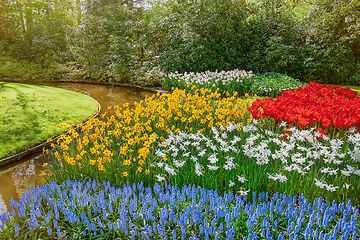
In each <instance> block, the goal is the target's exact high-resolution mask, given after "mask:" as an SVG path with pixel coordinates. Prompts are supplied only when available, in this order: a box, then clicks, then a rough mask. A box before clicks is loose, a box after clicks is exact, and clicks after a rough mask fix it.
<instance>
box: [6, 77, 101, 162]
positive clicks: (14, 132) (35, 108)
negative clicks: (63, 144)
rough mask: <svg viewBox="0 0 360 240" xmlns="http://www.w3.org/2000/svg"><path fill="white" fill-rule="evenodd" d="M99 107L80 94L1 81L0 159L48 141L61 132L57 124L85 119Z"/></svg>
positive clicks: (89, 98)
mask: <svg viewBox="0 0 360 240" xmlns="http://www.w3.org/2000/svg"><path fill="white" fill-rule="evenodd" d="M97 108H98V104H97V102H96V101H95V100H94V99H93V98H91V97H89V96H86V95H83V94H80V93H76V92H72V91H68V90H64V89H58V88H52V87H46V86H36V85H26V84H19V83H8V82H0V159H2V158H4V157H6V156H9V155H11V154H14V153H17V152H21V151H23V150H25V149H27V148H30V147H32V146H34V145H36V144H39V143H42V142H44V141H46V139H48V138H50V137H52V136H54V135H56V134H59V133H60V129H57V125H58V124H60V123H64V124H65V123H66V122H67V121H70V122H71V121H72V120H73V119H77V120H80V119H81V118H83V119H86V118H88V117H89V116H91V115H93V114H94V113H95V111H96V110H97Z"/></svg>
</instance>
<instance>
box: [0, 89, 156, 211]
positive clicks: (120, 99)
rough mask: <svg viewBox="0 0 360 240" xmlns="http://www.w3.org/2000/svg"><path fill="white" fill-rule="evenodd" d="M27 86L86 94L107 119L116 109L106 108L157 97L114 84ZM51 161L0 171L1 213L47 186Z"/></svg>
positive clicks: (38, 159) (45, 158) (43, 157)
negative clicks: (30, 192) (45, 166)
mask: <svg viewBox="0 0 360 240" xmlns="http://www.w3.org/2000/svg"><path fill="white" fill-rule="evenodd" d="M24 83H26V84H37V85H46V86H52V87H58V88H62V89H67V90H71V91H76V92H80V93H83V94H86V95H88V96H90V97H92V98H94V99H96V100H97V101H98V102H99V103H100V105H101V113H102V114H103V113H104V112H107V116H109V115H112V114H114V113H115V112H114V111H115V110H114V109H111V110H108V109H107V108H108V107H109V106H115V105H118V106H122V105H123V104H124V103H129V106H133V105H134V102H135V101H140V100H143V99H145V97H146V96H151V95H152V94H154V92H152V91H144V90H141V89H136V88H130V87H119V86H111V85H99V84H85V83H59V82H46V83H36V82H24ZM50 160H51V159H50V155H47V154H43V155H41V156H37V157H35V158H33V159H30V160H28V161H26V162H24V163H21V164H19V165H16V166H14V167H11V168H9V169H7V170H5V171H3V172H0V214H2V213H3V212H9V210H10V208H9V206H8V204H9V200H10V198H11V197H13V198H14V199H15V200H17V201H19V199H20V198H21V197H22V193H23V192H26V191H27V189H28V188H29V187H31V185H34V186H38V185H40V184H41V183H44V184H45V183H46V180H45V179H44V178H43V177H42V176H41V175H40V173H41V171H42V170H43V167H42V165H43V164H44V163H46V162H49V161H50Z"/></svg>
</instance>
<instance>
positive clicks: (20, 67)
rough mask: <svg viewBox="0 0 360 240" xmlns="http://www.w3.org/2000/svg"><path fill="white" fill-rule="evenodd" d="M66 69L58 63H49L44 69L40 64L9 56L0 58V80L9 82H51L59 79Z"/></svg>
mask: <svg viewBox="0 0 360 240" xmlns="http://www.w3.org/2000/svg"><path fill="white" fill-rule="evenodd" d="M65 72H66V68H64V66H63V65H61V64H58V63H51V64H49V65H48V66H47V67H46V68H43V67H42V66H41V64H38V63H35V62H30V61H26V60H19V59H16V58H12V57H9V56H4V57H1V58H0V78H2V79H9V80H53V79H60V78H62V77H63V75H64V74H65Z"/></svg>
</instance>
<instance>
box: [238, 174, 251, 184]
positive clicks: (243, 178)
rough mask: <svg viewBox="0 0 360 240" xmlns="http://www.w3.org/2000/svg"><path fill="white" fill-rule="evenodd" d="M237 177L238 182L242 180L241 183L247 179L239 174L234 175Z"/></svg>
mask: <svg viewBox="0 0 360 240" xmlns="http://www.w3.org/2000/svg"><path fill="white" fill-rule="evenodd" d="M236 176H237V177H238V181H239V182H242V183H244V182H245V181H248V180H247V179H246V178H245V177H244V176H241V177H240V176H239V175H236Z"/></svg>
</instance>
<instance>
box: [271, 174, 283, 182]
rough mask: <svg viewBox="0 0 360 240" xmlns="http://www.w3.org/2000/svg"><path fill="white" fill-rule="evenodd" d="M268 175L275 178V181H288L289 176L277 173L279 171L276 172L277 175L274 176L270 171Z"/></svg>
mask: <svg viewBox="0 0 360 240" xmlns="http://www.w3.org/2000/svg"><path fill="white" fill-rule="evenodd" d="M268 177H269V179H272V180H274V181H276V180H279V181H280V182H286V181H287V177H286V176H283V175H281V174H277V173H275V176H272V175H270V174H269V173H268Z"/></svg>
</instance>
